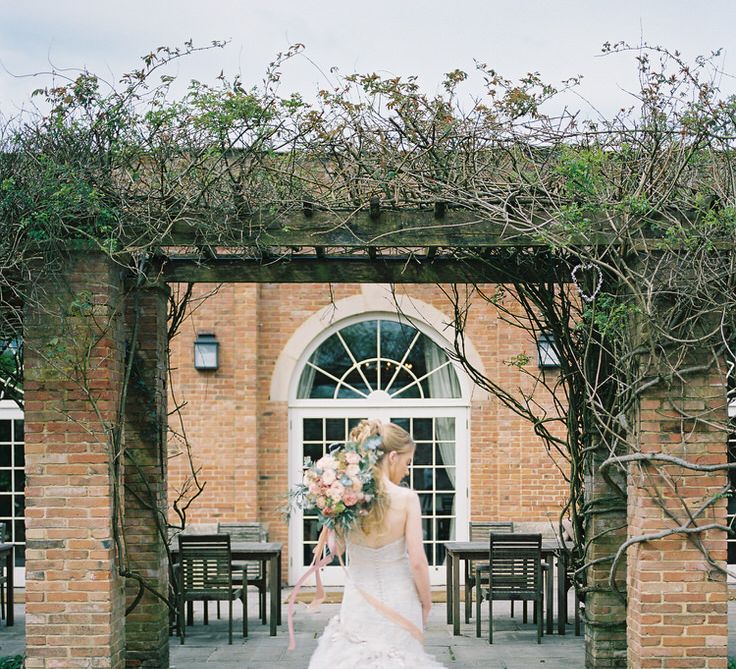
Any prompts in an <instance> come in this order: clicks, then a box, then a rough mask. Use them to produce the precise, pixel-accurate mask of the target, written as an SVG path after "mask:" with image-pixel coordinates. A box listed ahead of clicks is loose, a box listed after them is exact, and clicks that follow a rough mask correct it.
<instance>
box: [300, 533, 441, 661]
mask: <svg viewBox="0 0 736 669" xmlns="http://www.w3.org/2000/svg"><path fill="white" fill-rule="evenodd" d="M347 548H348V559H349V566H348V571H349V573H350V577H351V579H352V583H351V582H350V581H348V582H347V583H346V585H345V593H344V595H343V600H342V606H341V607H340V613H339V614H338V615H337V616H335V617H334V618H333V619H332V620H330V622H329V624H328V625H327V627H326V628H325V631H324V633H323V635H322V636H321V637H320V640H319V644H318V646H317V650H316V651H315V652H314V655H312V659H311V661H310V663H309V669H333V668H334V667H358V666H359V667H361V669H364V668H367V669H373V668H375V669H441V668H442V666H443V665H441V664H439V663H438V662H437V661H436V660H435V659H434V658H432V657H431V656H429V655H427V653H426V652H425V651H424V648H423V647H422V644H421V643H420V642H419V641H418V640H417V639H416V638H415V637H414V636H412V635H411V634H410V633H409V632H408V631H407V630H406V629H404V628H403V627H401V626H400V625H397V624H396V623H394V622H392V621H391V620H389V619H388V618H387V617H386V616H385V615H383V614H382V613H380V612H379V611H378V610H377V609H376V608H374V607H373V606H372V605H371V604H369V603H368V602H367V601H366V599H365V598H364V597H363V596H362V595H361V594H360V593H359V592H358V591H357V590H356V588H355V585H357V586H359V587H361V588H363V589H364V590H365V591H366V592H368V593H370V594H371V595H373V596H374V597H376V598H378V599H379V600H381V601H382V602H383V603H384V604H385V605H386V606H388V607H390V608H392V609H393V610H395V611H396V612H397V613H399V614H401V615H402V616H404V617H405V618H406V619H408V620H409V621H411V622H412V623H414V625H416V626H417V627H418V628H419V629H422V607H421V604H420V602H419V597H418V595H417V591H416V587H415V586H414V580H413V579H412V577H411V571H410V569H409V560H408V557H407V555H406V542H405V540H404V539H403V538H402V539H399V540H398V541H394V542H392V543H390V544H387V545H385V546H382V547H381V548H371V547H369V546H364V545H362V544H354V543H351V542H350V541H349V540H348V543H347Z"/></svg>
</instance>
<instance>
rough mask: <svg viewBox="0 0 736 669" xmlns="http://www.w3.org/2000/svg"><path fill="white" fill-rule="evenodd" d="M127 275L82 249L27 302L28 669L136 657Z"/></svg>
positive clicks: (111, 663) (112, 663)
mask: <svg viewBox="0 0 736 669" xmlns="http://www.w3.org/2000/svg"><path fill="white" fill-rule="evenodd" d="M119 272H120V269H119V267H116V266H114V265H113V264H112V263H110V262H109V261H108V260H107V259H106V258H105V257H104V256H101V255H97V254H92V253H85V254H83V253H74V254H71V255H70V256H69V257H68V259H67V260H66V261H64V263H63V267H61V268H60V270H59V273H58V275H57V274H54V275H53V276H49V273H46V274H45V275H43V276H46V277H48V278H46V279H43V278H41V279H39V285H37V290H35V291H34V298H33V299H30V300H29V301H28V302H27V303H26V305H25V316H24V319H25V320H24V343H25V391H26V405H25V431H26V442H25V457H26V488H25V493H26V665H25V666H26V667H31V668H34V669H37V668H40V667H65V668H66V667H72V668H73V667H80V668H81V667H100V668H107V667H110V668H112V669H118V668H120V667H122V666H123V664H124V659H123V654H124V644H125V631H124V616H125V596H124V587H123V579H122V578H121V577H120V576H119V575H118V565H117V561H116V555H115V545H114V534H113V508H114V506H115V495H116V489H115V487H114V486H113V476H112V474H111V472H112V470H113V466H114V465H113V459H112V458H111V443H110V438H109V437H110V429H111V428H112V427H113V426H114V425H115V422H116V418H117V412H118V400H119V391H120V380H121V374H122V359H123V349H124V347H123V337H122V319H121V317H120V312H119V307H120V304H121V299H122V293H121V286H120V275H119ZM39 276H42V275H41V274H40V273H39Z"/></svg>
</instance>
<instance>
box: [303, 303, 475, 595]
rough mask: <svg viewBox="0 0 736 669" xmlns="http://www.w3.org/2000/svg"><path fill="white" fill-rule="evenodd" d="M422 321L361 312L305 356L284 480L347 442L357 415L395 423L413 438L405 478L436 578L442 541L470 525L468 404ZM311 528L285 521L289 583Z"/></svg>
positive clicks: (312, 541) (441, 572)
mask: <svg viewBox="0 0 736 669" xmlns="http://www.w3.org/2000/svg"><path fill="white" fill-rule="evenodd" d="M420 327H421V326H419V327H415V326H414V325H412V324H409V323H407V322H406V321H399V320H397V319H396V318H392V317H391V316H389V315H387V316H368V315H366V316H365V317H364V318H363V320H360V321H357V322H356V321H354V320H353V321H352V322H350V321H348V322H347V324H345V325H343V326H342V327H339V326H338V327H336V328H332V329H331V330H328V331H327V332H325V333H324V334H323V336H322V338H321V339H320V340H319V343H317V345H316V348H314V349H313V350H311V349H308V350H307V351H306V352H305V353H306V355H307V356H308V357H306V359H305V358H304V357H303V358H302V362H301V370H300V371H299V372H298V376H297V377H296V378H297V379H298V381H297V382H296V384H295V385H296V388H292V394H291V397H292V402H291V406H290V414H289V415H290V426H291V428H290V454H291V459H290V472H291V473H290V478H291V480H292V482H296V481H301V479H302V476H303V471H304V467H305V466H306V464H305V459H308V460H309V461H315V460H318V459H319V458H320V457H322V456H323V455H324V454H325V453H327V452H328V451H329V449H330V448H332V446H333V445H334V444H336V443H342V442H344V441H345V440H346V439H347V438H348V435H349V433H350V430H351V428H352V427H353V426H355V425H356V424H357V423H358V422H359V421H360V420H361V419H362V418H378V419H380V420H383V421H391V422H394V423H396V424H398V425H400V426H402V427H403V428H404V429H406V430H407V431H408V432H409V433H410V434H411V435H412V438H413V439H414V442H415V443H416V451H415V454H414V460H413V462H412V464H411V466H410V473H409V477H408V479H407V481H406V483H407V485H409V486H411V487H412V488H413V489H414V490H416V491H417V493H418V495H419V502H420V506H421V509H422V531H423V534H424V549H425V553H426V555H427V560H428V562H429V564H430V575H431V578H432V581H433V582H434V583H441V582H442V581H443V580H444V577H445V567H444V562H445V549H444V545H443V544H444V542H445V541H448V540H451V539H455V538H458V537H462V536H463V533H464V531H465V528H466V526H467V497H466V495H465V494H463V493H462V492H461V491H465V490H466V489H467V471H466V470H467V457H468V422H467V421H468V401H467V399H466V398H464V397H463V392H462V390H463V388H462V386H461V382H460V379H459V378H458V374H457V371H456V368H455V367H454V365H453V363H452V360H451V359H450V357H449V355H448V354H447V352H446V350H445V349H444V348H443V346H442V345H441V344H439V343H437V342H438V341H441V340H439V338H438V339H437V340H435V339H433V338H432V336H430V334H428V332H430V330H429V328H427V329H426V330H425V329H424V328H422V329H420ZM310 350H311V352H309V351H310ZM318 533H319V527H318V523H317V517H316V516H315V515H314V514H312V513H305V514H301V513H297V514H295V515H294V516H293V517H292V522H291V524H290V551H291V550H294V555H295V556H298V557H295V559H294V560H292V561H290V580H291V582H294V581H295V580H296V579H297V578H298V577H299V576H300V575H301V574H302V573H303V572H304V570H305V569H306V567H307V566H308V565H309V564H310V562H311V559H312V551H313V549H314V547H315V545H316V541H317V535H318ZM322 576H323V578H324V579H325V582H326V583H331V584H335V585H336V584H339V583H342V579H343V572H342V570H340V569H339V568H337V567H327V568H326V569H325V570H324V571H323V573H322Z"/></svg>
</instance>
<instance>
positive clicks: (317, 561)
mask: <svg viewBox="0 0 736 669" xmlns="http://www.w3.org/2000/svg"><path fill="white" fill-rule="evenodd" d="M331 535H332V533H331V532H330V530H329V528H327V527H323V528H322V531H321V532H320V534H319V539H318V541H317V545H316V546H315V548H314V557H313V558H312V563H311V564H310V565H309V569H307V571H305V572H304V574H302V576H301V578H300V579H299V580H298V581H297V582H296V584H295V585H294V589H293V590H292V591H291V596H290V597H289V608H288V613H287V620H288V625H289V650H294V649H295V648H296V638H295V637H294V604H295V603H296V596H297V595H298V594H299V590H301V588H302V585H304V582H305V581H306V580H307V579H308V578H309V577H310V576H311V575H312V574H315V581H316V582H317V587H316V590H315V593H314V599H312V601H311V602H310V603H309V604H308V605H307V606H308V607H309V608H310V609H312V610H314V609H317V608H319V605H320V604H321V603H322V602H323V601H324V600H325V589H324V587H323V586H322V577H321V576H320V573H319V570H320V569H322V567H324V566H326V565H328V564H329V563H330V562H332V558H333V557H334V555H333V553H332V552H326V551H325V549H326V548H329V549H334V547H335V540H334V537H333V536H331Z"/></svg>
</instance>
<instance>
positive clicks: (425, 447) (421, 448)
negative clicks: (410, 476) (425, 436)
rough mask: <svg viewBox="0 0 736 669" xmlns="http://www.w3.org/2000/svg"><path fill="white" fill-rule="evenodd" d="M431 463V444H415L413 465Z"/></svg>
mask: <svg viewBox="0 0 736 669" xmlns="http://www.w3.org/2000/svg"><path fill="white" fill-rule="evenodd" d="M431 464H432V444H421V443H420V444H417V450H416V451H414V466H417V465H431Z"/></svg>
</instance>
